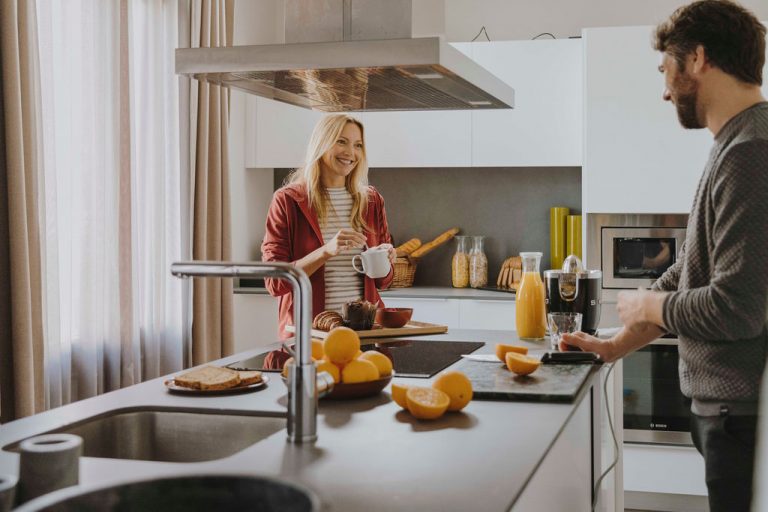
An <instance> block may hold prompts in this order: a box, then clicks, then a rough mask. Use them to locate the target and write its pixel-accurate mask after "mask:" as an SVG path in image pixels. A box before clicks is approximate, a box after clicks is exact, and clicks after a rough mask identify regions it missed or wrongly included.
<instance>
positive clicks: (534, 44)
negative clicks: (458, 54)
mask: <svg viewBox="0 0 768 512" xmlns="http://www.w3.org/2000/svg"><path fill="white" fill-rule="evenodd" d="M460 49H462V50H464V48H463V47H460ZM465 51H466V50H465ZM469 51H470V53H469V55H470V56H471V57H472V58H473V59H474V60H475V61H476V62H477V63H478V64H480V65H481V66H484V67H485V68H486V69H488V70H489V71H490V72H491V73H493V74H494V75H496V76H497V77H499V78H500V79H502V80H504V81H505V82H507V83H509V84H510V85H511V86H512V87H513V88H514V89H515V108H514V109H512V110H478V111H475V112H472V165H474V166H478V167H507V166H509V167H537V166H539V167H557V166H580V165H581V148H582V74H581V73H582V45H581V40H580V39H557V40H546V39H545V40H536V41H500V42H490V43H472V44H471V45H470V50H469Z"/></svg>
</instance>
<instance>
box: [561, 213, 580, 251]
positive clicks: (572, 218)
mask: <svg viewBox="0 0 768 512" xmlns="http://www.w3.org/2000/svg"><path fill="white" fill-rule="evenodd" d="M565 252H566V255H568V256H570V255H571V254H575V255H576V256H578V257H579V259H580V260H583V259H584V258H582V257H581V215H569V216H568V236H567V242H566V246H565Z"/></svg>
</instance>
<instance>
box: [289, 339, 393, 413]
mask: <svg viewBox="0 0 768 512" xmlns="http://www.w3.org/2000/svg"><path fill="white" fill-rule="evenodd" d="M312 359H313V360H314V362H315V365H316V367H317V372H318V373H320V372H327V373H328V374H330V375H331V377H333V381H334V383H335V384H334V386H333V390H332V391H331V392H330V393H328V394H327V395H325V396H323V397H322V398H325V399H330V400H347V399H352V398H362V397H367V396H373V395H376V394H378V393H380V392H381V391H382V390H383V389H384V388H385V387H387V384H389V382H390V381H391V380H392V375H393V374H394V371H393V370H392V360H391V359H390V358H389V357H387V356H386V355H384V354H382V353H381V352H378V351H376V350H368V351H366V352H363V351H361V350H360V337H359V336H358V335H357V333H356V332H355V331H353V330H352V329H350V328H348V327H336V328H335V329H333V330H331V331H330V332H329V333H328V336H327V337H326V338H325V340H322V341H321V340H312ZM294 365H295V363H294V360H293V358H290V359H288V360H287V361H286V362H285V366H284V367H283V373H282V376H283V381H287V378H288V372H289V371H291V369H290V368H291V366H294Z"/></svg>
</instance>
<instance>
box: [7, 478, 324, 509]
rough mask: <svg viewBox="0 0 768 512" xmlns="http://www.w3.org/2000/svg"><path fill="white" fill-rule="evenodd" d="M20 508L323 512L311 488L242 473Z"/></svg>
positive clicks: (140, 485) (137, 485) (76, 492)
mask: <svg viewBox="0 0 768 512" xmlns="http://www.w3.org/2000/svg"><path fill="white" fill-rule="evenodd" d="M16 510H17V511H18V512H33V511H43V510H45V511H55V512H68V511H72V512H76V511H77V512H79V511H82V510H89V511H94V512H95V511H105V512H106V511H120V512H133V511H135V512H139V511H141V512H143V511H146V510H163V511H167V512H168V511H179V512H181V511H183V512H208V511H211V510H232V511H236V510H259V511H263V512H272V511H281V512H305V511H306V512H312V511H318V510H320V502H319V500H318V498H317V496H316V495H315V494H314V493H313V492H312V491H310V490H309V489H306V488H304V487H300V486H298V485H295V484H292V483H290V482H285V481H282V480H277V479H272V478H265V477H251V476H244V475H193V476H180V477H174V478H163V479H159V480H147V481H141V482H130V483H126V484H121V485H116V486H111V487H106V488H102V489H97V490H84V489H81V488H77V487H70V488H68V489H64V490H61V491H58V492H55V493H51V494H48V495H45V496H42V497H40V498H38V499H36V500H33V501H30V502H28V503H26V504H25V505H23V506H22V507H21V508H19V509H16Z"/></svg>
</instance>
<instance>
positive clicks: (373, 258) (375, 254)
mask: <svg viewBox="0 0 768 512" xmlns="http://www.w3.org/2000/svg"><path fill="white" fill-rule="evenodd" d="M357 258H360V262H361V263H362V266H363V268H358V266H357ZM390 266H391V264H390V262H389V250H388V249H387V248H386V247H375V248H373V249H368V250H367V251H365V252H361V253H360V254H359V255H356V256H355V257H353V258H352V267H353V268H354V269H355V270H357V271H358V272H359V273H361V274H365V275H367V276H368V277H370V278H373V279H378V278H380V277H384V276H386V275H387V274H389V268H390Z"/></svg>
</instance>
